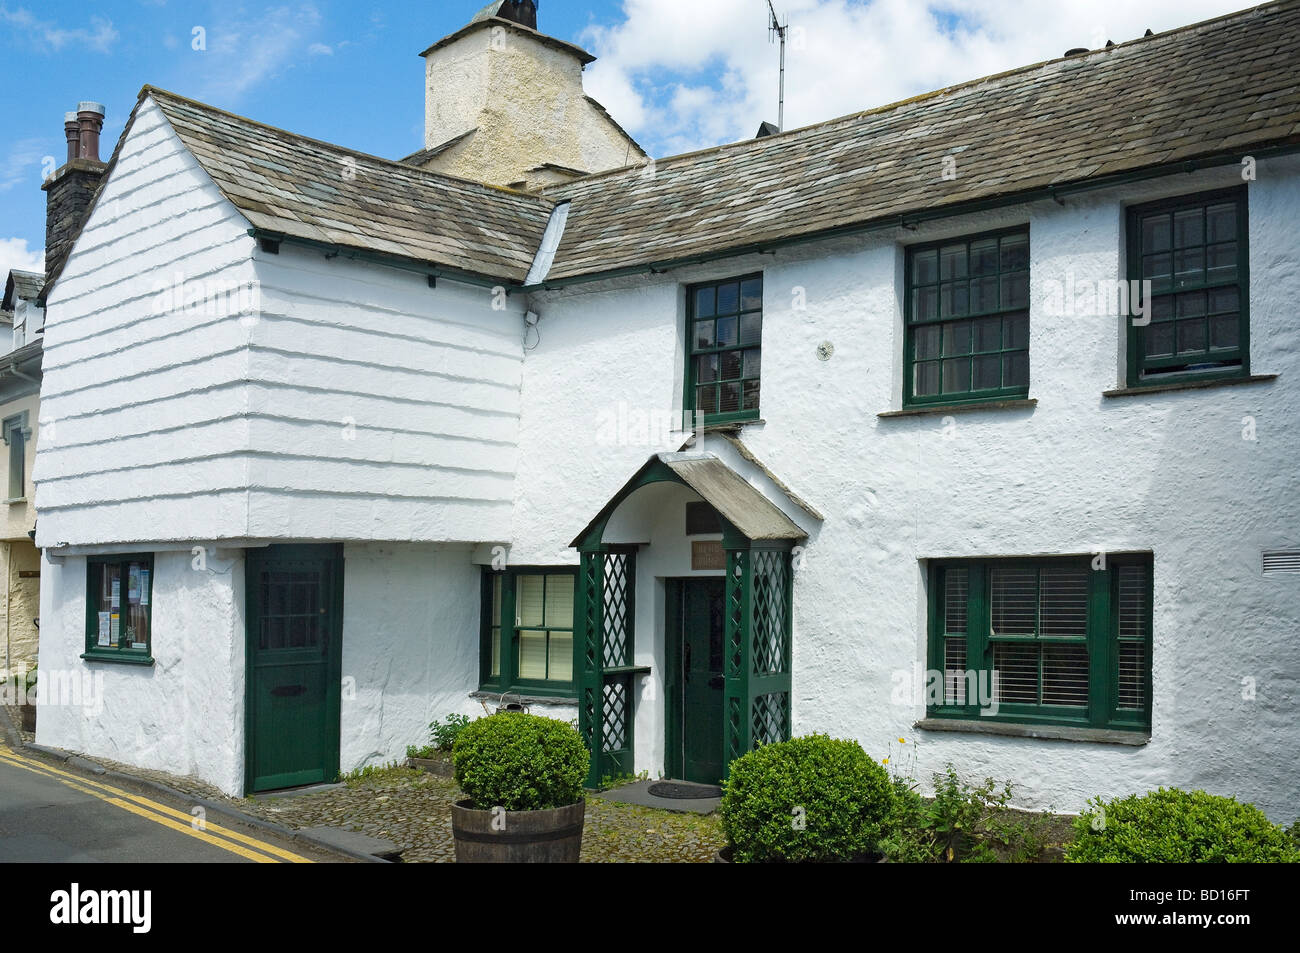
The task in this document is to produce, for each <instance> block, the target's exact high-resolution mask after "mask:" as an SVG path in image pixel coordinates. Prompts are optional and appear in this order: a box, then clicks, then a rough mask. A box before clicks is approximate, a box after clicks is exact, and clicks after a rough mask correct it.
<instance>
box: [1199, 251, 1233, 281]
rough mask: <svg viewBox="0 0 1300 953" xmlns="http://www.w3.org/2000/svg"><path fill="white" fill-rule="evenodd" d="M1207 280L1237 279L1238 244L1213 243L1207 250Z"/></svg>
mask: <svg viewBox="0 0 1300 953" xmlns="http://www.w3.org/2000/svg"><path fill="white" fill-rule="evenodd" d="M1205 254H1206V265H1207V266H1208V267H1207V270H1206V280H1207V281H1236V280H1237V246H1236V244H1235V243H1233V244H1229V245H1211V246H1210V247H1209V248H1207V249H1206V250H1205Z"/></svg>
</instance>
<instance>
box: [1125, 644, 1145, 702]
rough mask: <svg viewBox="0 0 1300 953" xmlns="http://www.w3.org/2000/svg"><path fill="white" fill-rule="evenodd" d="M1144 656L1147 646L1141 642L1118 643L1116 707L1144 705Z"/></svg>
mask: <svg viewBox="0 0 1300 953" xmlns="http://www.w3.org/2000/svg"><path fill="white" fill-rule="evenodd" d="M1146 656H1147V648H1146V646H1145V645H1143V644H1142V643H1141V642H1121V643H1120V644H1119V699H1118V707H1120V708H1127V709H1138V710H1141V709H1142V708H1144V707H1146V694H1147V692H1146V664H1147V662H1146Z"/></svg>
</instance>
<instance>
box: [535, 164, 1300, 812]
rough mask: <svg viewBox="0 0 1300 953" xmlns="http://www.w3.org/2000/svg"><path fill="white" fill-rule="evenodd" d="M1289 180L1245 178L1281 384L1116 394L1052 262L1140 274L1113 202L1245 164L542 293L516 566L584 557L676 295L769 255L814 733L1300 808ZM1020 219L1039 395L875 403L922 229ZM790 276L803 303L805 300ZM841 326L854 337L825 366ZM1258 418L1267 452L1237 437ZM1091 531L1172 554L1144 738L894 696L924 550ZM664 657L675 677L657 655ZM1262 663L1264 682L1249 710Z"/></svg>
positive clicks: (669, 337) (664, 388)
mask: <svg viewBox="0 0 1300 953" xmlns="http://www.w3.org/2000/svg"><path fill="white" fill-rule="evenodd" d="M1298 171H1300V170H1298V168H1297V163H1296V162H1295V161H1294V160H1288V161H1282V160H1270V161H1267V162H1261V163H1260V164H1259V178H1258V181H1256V182H1253V183H1251V185H1250V231H1251V235H1250V245H1251V269H1252V271H1251V326H1252V371H1253V372H1255V373H1279V374H1281V377H1280V378H1279V379H1278V380H1277V381H1276V382H1274V383H1268V384H1254V385H1249V386H1239V387H1221V388H1214V389H1208V390H1193V391H1184V392H1178V393H1162V394H1151V395H1148V396H1142V397H1127V398H1118V399H1108V398H1104V397H1103V396H1102V392H1103V391H1105V390H1109V389H1111V388H1114V387H1116V386H1118V385H1119V384H1120V382H1121V380H1122V371H1121V368H1122V361H1121V338H1122V335H1121V327H1120V321H1119V319H1117V318H1113V317H1112V318H1085V317H1076V316H1052V315H1050V314H1048V313H1047V308H1046V285H1045V282H1046V281H1048V280H1049V279H1059V280H1064V279H1065V277H1066V274H1065V273H1066V272H1069V271H1072V272H1074V273H1075V276H1076V278H1079V279H1082V278H1085V277H1086V278H1090V279H1096V278H1115V277H1117V276H1120V275H1122V274H1123V273H1124V272H1123V268H1122V254H1123V241H1122V239H1123V226H1122V223H1123V212H1122V204H1124V203H1128V202H1137V201H1143V200H1146V199H1150V198H1156V197H1160V196H1163V195H1177V194H1183V193H1190V192H1194V191H1199V190H1201V189H1205V188H1212V187H1219V186H1224V185H1232V184H1235V183H1239V182H1240V178H1239V177H1237V175H1236V170H1235V169H1229V170H1222V171H1219V172H1213V173H1199V174H1196V175H1180V176H1177V177H1174V178H1172V179H1169V180H1165V181H1161V182H1159V183H1152V184H1148V185H1134V186H1131V187H1128V188H1126V189H1124V190H1123V191H1122V192H1119V191H1116V192H1107V193H1096V194H1092V195H1088V196H1086V197H1073V198H1069V199H1066V200H1065V204H1064V205H1057V204H1055V203H1051V202H1047V203H1041V204H1036V205H1033V206H1030V207H1025V208H1019V209H1010V210H1007V211H1004V212H1000V213H996V214H994V213H989V214H985V215H980V216H971V217H968V218H965V219H963V220H960V221H948V222H942V223H935V224H933V225H928V226H924V227H921V228H918V229H916V230H915V231H912V230H908V231H905V232H897V233H889V232H887V233H880V234H876V235H871V236H863V237H861V238H857V239H851V240H843V241H840V242H837V243H835V244H833V245H832V244H827V245H822V246H816V247H813V246H807V247H804V248H801V249H799V250H797V251H796V250H782V251H778V252H776V253H775V254H772V255H768V256H762V257H757V256H756V257H753V258H749V259H746V260H743V261H740V260H737V261H732V262H721V263H717V264H714V265H710V266H707V267H696V268H692V269H683V270H681V271H680V272H676V273H673V274H671V275H668V276H665V277H663V278H660V279H656V280H654V281H653V282H651V281H648V280H646V279H641V280H639V281H636V282H632V281H624V282H620V283H614V284H605V285H592V286H575V287H574V288H571V289H569V290H567V291H561V292H553V293H549V294H547V295H536V296H534V302H533V304H534V307H535V309H536V310H538V311H539V312H541V313H542V315H543V319H542V323H541V332H542V340H541V344H540V346H539V347H538V348H537V350H535V351H533V352H530V353H529V354H528V355H527V357H526V360H525V367H524V401H523V406H524V416H523V420H522V423H521V428H520V434H521V439H520V470H519V480H518V484H517V486H518V490H517V493H518V500H517V503H516V508H515V526H514V532H515V537H514V543H513V546H512V550H511V555H510V559H511V561H512V562H516V563H519V564H527V563H529V562H541V563H549V562H572V561H573V559H574V554H573V553H572V552H571V551H566V550H565V549H564V546H565V544H566V543H567V542H568V541H569V540H571V539H572V538H573V536H574V535H576V533H577V532H578V531H579V530H580V529H581V528H582V527H583V526H584V525H585V524H586V522H587V520H589V519H590V518H591V517H592V516H593V515H594V514H595V513H596V511H597V510H599V508H600V507H601V506H602V505H603V504H604V503H605V502H606V500H608V498H609V497H610V496H611V495H612V494H613V493H614V492H615V491H616V490H617V489H618V488H619V487H620V486H621V485H622V483H623V482H624V481H625V480H626V479H627V478H628V477H629V476H631V474H632V473H633V472H634V471H635V469H636V468H637V467H638V466H639V465H640V464H641V463H642V462H644V460H645V459H646V457H647V456H648V455H649V453H651V452H653V451H655V450H659V449H665V448H666V445H667V444H668V443H670V442H671V440H667V439H665V440H658V441H655V440H644V439H642V440H641V441H640V445H635V446H633V445H626V444H624V443H620V442H619V441H617V440H615V441H612V442H611V441H610V440H608V439H602V438H601V433H602V427H601V418H600V417H599V414H600V412H601V411H602V410H607V409H608V408H610V407H611V406H614V407H617V404H618V403H619V402H620V401H622V402H625V403H626V405H627V408H626V411H627V413H630V414H635V413H643V414H648V413H650V412H652V411H658V410H662V409H668V408H674V407H676V408H679V407H680V404H681V397H680V394H681V363H682V362H681V357H680V354H681V352H682V341H681V325H682V321H683V317H682V315H683V312H684V303H683V298H682V295H681V291H680V289H681V286H682V284H684V283H686V282H689V281H696V280H703V279H708V278H724V277H728V276H731V275H738V274H743V273H745V272H747V271H750V270H755V269H758V268H761V269H762V270H763V271H764V276H765V284H764V293H765V301H764V305H765V312H764V329H763V378H762V379H763V396H762V417H763V420H764V422H763V423H759V424H754V425H751V426H747V427H746V428H745V430H744V434H743V439H744V441H745V442H746V444H747V445H748V446H749V447H750V448H751V449H752V450H753V452H754V453H755V454H756V455H757V456H758V458H759V459H761V460H762V461H763V462H764V463H765V464H767V465H768V466H769V467H770V468H772V469H773V470H774V471H775V472H776V473H777V474H778V475H779V476H780V477H782V478H783V479H784V480H786V482H788V483H789V484H790V485H791V486H792V488H793V489H794V490H795V491H796V492H797V493H799V494H800V495H802V496H803V497H804V498H806V499H807V500H808V502H809V503H811V504H812V505H813V506H815V507H817V508H818V509H820V510H821V511H822V512H823V513H824V514H825V515H826V520H825V523H824V525H823V526H821V527H820V528H816V527H814V530H813V532H812V534H811V540H810V544H809V548H808V550H807V552H806V560H805V564H804V568H803V569H802V570H800V571H799V573H798V574H797V576H796V590H795V643H794V693H795V697H794V730H795V731H796V733H806V732H811V731H826V732H829V733H831V734H834V735H839V736H845V737H853V738H857V739H858V740H859V741H861V742H862V743H863V745H864V746H865V747H866V748H867V750H868V751H870V752H871V753H873V754H874V755H876V756H881V757H883V755H884V753H885V749H886V745H887V744H888V743H889V742H890V740H891V739H897V738H898V737H906V738H907V739H908V740H909V742H912V743H913V744H914V748H913V749H911V750H914V751H915V752H916V753H917V756H918V762H917V765H916V771H917V773H918V774H919V775H921V776H922V777H923V778H928V776H929V774H930V773H931V772H933V771H938V770H942V768H943V766H944V764H945V763H946V762H948V761H952V762H953V763H955V764H956V765H957V767H958V768H959V770H961V771H962V772H963V773H965V774H967V775H969V776H972V777H983V776H985V775H993V776H995V777H1000V778H1008V779H1011V780H1013V781H1014V782H1016V784H1017V786H1018V792H1019V793H1018V797H1017V799H1018V801H1019V803H1021V804H1023V805H1025V806H1031V807H1048V806H1054V807H1056V808H1057V809H1062V810H1078V809H1080V808H1082V807H1083V806H1084V803H1085V801H1086V799H1087V798H1088V797H1089V796H1090V795H1092V794H1105V795H1108V796H1109V795H1117V794H1122V793H1127V792H1132V791H1142V790H1146V789H1148V788H1153V787H1155V786H1157V785H1159V784H1176V785H1181V786H1194V787H1204V788H1205V789H1207V790H1210V791H1213V792H1216V793H1222V794H1236V795H1238V796H1240V797H1242V798H1246V799H1249V800H1253V801H1255V802H1256V803H1258V804H1259V805H1260V806H1261V807H1262V808H1264V809H1265V810H1266V811H1269V812H1270V813H1271V814H1272V815H1273V816H1274V817H1275V819H1278V820H1286V821H1290V820H1292V819H1293V817H1292V816H1291V815H1294V813H1295V802H1294V795H1295V792H1296V790H1297V789H1300V782H1298V781H1297V775H1296V769H1295V768H1294V766H1293V765H1292V764H1290V760H1291V759H1290V758H1289V756H1288V755H1286V754H1285V753H1287V752H1290V751H1293V750H1296V749H1297V747H1300V723H1297V722H1296V720H1295V718H1294V711H1295V705H1296V702H1297V698H1296V693H1297V682H1296V678H1297V669H1296V666H1295V665H1294V663H1293V661H1292V655H1293V653H1292V652H1291V649H1290V646H1291V644H1292V643H1293V642H1294V640H1295V637H1296V635H1297V634H1298V633H1300V582H1298V581H1297V580H1298V577H1295V576H1289V577H1264V576H1262V575H1261V571H1260V553H1261V551H1262V550H1264V549H1268V548H1284V547H1289V548H1294V547H1295V546H1297V545H1298V544H1300V483H1298V481H1300V478H1298V477H1297V471H1296V467H1295V462H1296V459H1297V457H1296V447H1297V445H1300V440H1298V439H1297V438H1298V437H1300V434H1297V428H1298V426H1300V425H1298V424H1297V420H1298V419H1300V418H1298V417H1297V411H1298V410H1300V391H1297V389H1296V385H1295V383H1294V381H1293V380H1292V378H1294V377H1296V376H1297V375H1298V374H1300V347H1297V345H1298V344H1300V341H1298V340H1297V337H1300V331H1298V330H1297V326H1296V324H1295V321H1294V316H1293V314H1292V309H1291V308H1290V305H1289V302H1290V301H1293V300H1295V298H1296V296H1297V295H1300V274H1297V269H1296V266H1295V262H1296V254H1297V252H1296V243H1295V237H1294V230H1293V222H1294V221H1295V217H1296V215H1297V213H1300V176H1298V175H1297V172H1298ZM1026 222H1027V223H1028V224H1029V226H1030V246H1031V255H1032V262H1031V295H1032V303H1031V374H1032V379H1031V387H1030V396H1031V397H1033V398H1036V399H1037V400H1038V405H1037V407H1035V408H1033V409H1026V410H1001V411H985V412H978V413H970V414H961V415H956V416H954V417H953V418H952V420H951V424H952V426H951V428H949V427H946V426H945V423H946V422H945V421H943V420H942V418H941V417H940V416H918V417H898V418H888V419H882V418H879V417H877V414H878V413H879V412H881V411H887V410H891V409H896V408H898V407H899V406H900V403H901V397H900V394H901V386H902V339H901V334H902V307H901V293H900V291H899V285H898V283H899V282H900V281H901V278H902V263H903V250H902V249H903V245H904V244H906V243H912V242H919V241H925V240H928V239H933V238H939V237H944V236H948V235H961V234H968V233H971V232H974V231H979V230H983V229H987V228H994V227H1000V226H1003V225H1013V224H1023V223H1026ZM796 289H803V292H804V293H805V294H806V298H807V303H808V309H807V311H805V312H796V311H794V310H792V302H793V301H794V300H795V293H796ZM822 341H830V342H831V343H833V344H834V346H835V353H834V356H833V357H832V358H831V360H830V361H827V362H822V361H820V360H818V359H817V356H816V347H817V345H818V344H819V343H821V342H822ZM1247 416H1250V417H1253V418H1254V419H1255V421H1256V426H1257V433H1258V439H1256V440H1254V441H1249V440H1243V439H1242V421H1243V418H1245V417H1247ZM945 432H948V433H950V434H951V437H950V438H949V437H946V436H945ZM673 439H676V438H673ZM671 449H676V447H671ZM791 515H792V516H794V515H795V514H793V513H792V514H791ZM805 522H806V521H802V520H801V523H805ZM1097 548H1107V549H1109V550H1111V551H1118V550H1125V549H1129V550H1151V551H1153V552H1154V554H1155V557H1154V558H1155V632H1154V638H1155V645H1154V699H1155V702H1154V705H1155V707H1154V712H1153V732H1152V740H1151V742H1150V744H1148V745H1146V746H1145V747H1140V748H1134V747H1128V746H1118V745H1106V744H1098V743H1080V742H1066V741H1045V740H1025V739H1014V738H1006V737H998V738H989V737H983V736H974V735H956V734H949V733H944V734H939V733H933V732H924V733H920V734H918V732H917V731H915V730H913V728H912V724H913V723H914V722H915V721H916V720H917V719H918V718H919V717H921V716H922V715H923V714H924V708H923V705H922V704H921V703H920V702H919V701H918V702H916V703H908V704H896V703H893V702H891V694H892V691H893V686H894V681H893V676H894V675H895V673H905V674H906V675H908V676H910V674H911V672H912V669H913V665H914V663H922V662H923V660H924V632H925V602H924V572H923V568H922V561H923V560H926V559H932V558H940V557H952V556H1011V555H1023V554H1068V553H1079V554H1087V553H1091V552H1092V551H1093V550H1095V549H1097ZM674 572H675V570H674ZM640 592H641V593H642V594H644V593H645V592H646V590H645V588H644V580H643V588H642V589H641V590H640ZM643 598H644V596H643ZM660 598H661V595H660V594H659V590H658V589H656V591H655V599H660ZM642 608H643V609H644V607H642ZM658 611H660V612H661V611H662V609H659V610H658ZM643 621H644V620H643V612H642V611H640V610H639V611H638V624H639V625H640V624H642V623H643ZM645 638H646V633H644V632H638V647H639V649H638V655H639V656H640V654H641V650H640V646H642V645H643V640H644V639H645ZM653 654H654V655H655V659H654V664H655V665H656V666H662V649H661V647H659V646H656V647H655V648H654V650H653ZM639 660H640V658H639ZM1244 677H1253V678H1255V679H1257V691H1258V696H1257V698H1256V699H1255V700H1254V701H1246V700H1244V699H1243V698H1242V688H1243V686H1242V682H1241V680H1242V678H1244ZM654 717H659V716H655V715H652V716H651V719H653V718H654ZM637 728H638V731H637V745H638V765H641V764H642V758H643V755H642V753H641V750H640V749H642V748H643V747H644V748H646V750H648V751H650V752H652V754H651V755H650V758H651V761H652V762H653V760H654V759H655V758H657V757H658V754H657V752H658V750H659V749H658V745H659V741H658V736H657V734H656V731H658V730H659V728H658V727H657V726H655V725H653V724H647V722H646V719H645V718H643V717H642V715H641V714H638V719H637ZM918 741H919V744H918V743H917V742H918ZM895 743H896V742H895ZM651 767H652V769H653V767H654V765H653V764H652V765H651Z"/></svg>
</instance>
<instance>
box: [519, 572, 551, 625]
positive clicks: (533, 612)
mask: <svg viewBox="0 0 1300 953" xmlns="http://www.w3.org/2000/svg"><path fill="white" fill-rule="evenodd" d="M545 593H546V577H545V576H516V577H515V619H516V622H517V624H518V625H531V626H540V625H544V624H545V623H544V622H543V621H542V619H543V610H544V608H545V607H544V599H545Z"/></svg>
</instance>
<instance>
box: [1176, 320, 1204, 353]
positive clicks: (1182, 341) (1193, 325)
mask: <svg viewBox="0 0 1300 953" xmlns="http://www.w3.org/2000/svg"><path fill="white" fill-rule="evenodd" d="M1204 350H1205V322H1204V321H1203V320H1200V319H1197V320H1194V321H1179V322H1178V353H1179V354H1197V353H1199V352H1201V351H1204Z"/></svg>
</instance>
